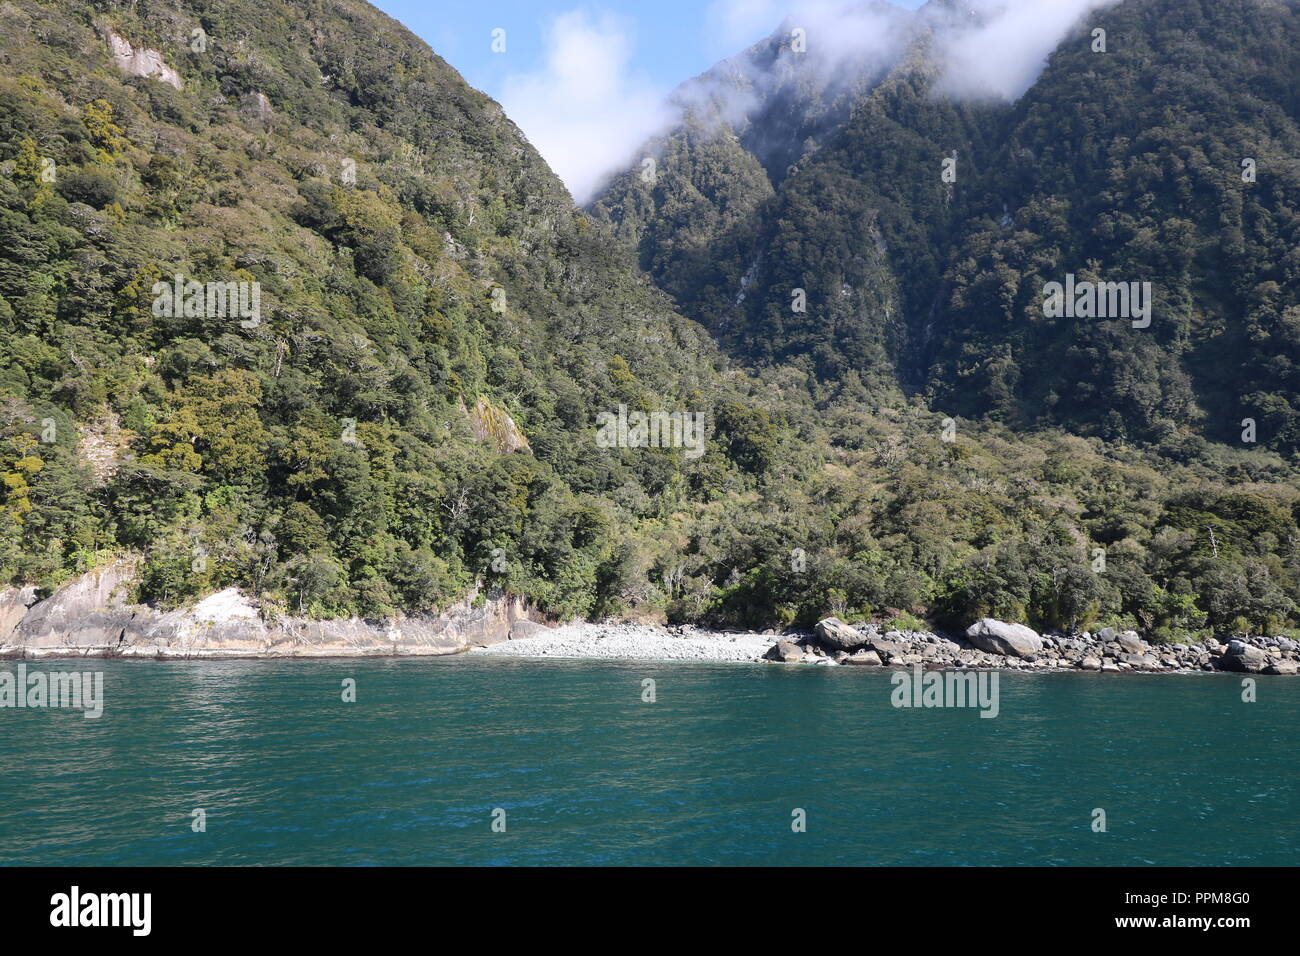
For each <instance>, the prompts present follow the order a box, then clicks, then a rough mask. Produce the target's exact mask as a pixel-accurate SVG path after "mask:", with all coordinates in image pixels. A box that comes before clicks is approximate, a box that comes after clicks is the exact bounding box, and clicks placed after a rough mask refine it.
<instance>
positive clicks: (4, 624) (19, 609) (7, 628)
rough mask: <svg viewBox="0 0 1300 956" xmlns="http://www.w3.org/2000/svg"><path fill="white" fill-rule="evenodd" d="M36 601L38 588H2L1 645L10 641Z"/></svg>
mask: <svg viewBox="0 0 1300 956" xmlns="http://www.w3.org/2000/svg"><path fill="white" fill-rule="evenodd" d="M35 603H36V588H34V587H27V588H0V646H3V645H4V644H5V643H7V642H8V640H9V636H10V635H11V634H13V632H14V629H15V628H17V627H18V625H19V623H20V622H21V621H22V619H23V618H24V617H26V616H27V609H28V608H30V607H31V606H32V605H33V604H35Z"/></svg>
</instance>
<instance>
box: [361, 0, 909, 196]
mask: <svg viewBox="0 0 1300 956" xmlns="http://www.w3.org/2000/svg"><path fill="white" fill-rule="evenodd" d="M372 2H374V3H375V4H376V6H378V7H379V9H381V10H383V11H384V12H385V13H387V14H388V15H389V16H391V17H394V18H395V19H397V20H399V21H400V22H401V23H402V24H404V25H405V26H406V27H407V28H408V29H409V30H411V31H412V32H413V33H415V34H416V35H417V36H419V37H421V38H422V39H423V40H424V41H425V42H427V43H428V44H429V46H431V47H432V48H433V50H434V52H435V53H437V54H438V55H439V56H441V57H442V58H443V59H445V60H446V61H447V62H448V63H450V64H451V65H452V66H454V67H455V68H456V69H457V70H459V71H460V73H461V74H462V75H463V76H464V77H465V79H466V80H467V81H468V82H469V83H470V84H471V85H472V86H474V87H476V88H478V89H480V90H483V91H484V92H485V93H487V94H488V95H489V96H491V97H492V98H493V99H495V100H497V101H498V102H500V103H501V104H502V106H503V107H504V108H505V110H506V113H507V115H509V116H510V118H511V119H513V120H514V121H515V122H516V123H518V124H519V126H520V128H521V129H523V131H524V133H525V134H526V135H527V136H528V138H529V140H530V141H531V142H532V143H533V145H534V146H536V147H537V149H538V150H539V151H540V152H541V153H542V155H543V156H544V157H545V158H546V160H547V161H548V162H549V163H550V164H551V166H552V168H553V169H555V171H556V172H557V173H558V174H559V175H560V177H561V178H562V179H563V180H564V181H565V182H566V183H567V184H568V186H569V188H570V190H571V191H572V192H573V193H574V196H575V198H576V199H578V201H580V202H581V201H583V200H584V199H585V198H586V197H587V194H588V193H589V192H590V190H591V189H592V188H593V187H594V186H595V184H596V183H597V182H599V180H600V179H601V177H602V176H603V175H604V174H605V173H606V172H608V171H609V170H610V169H612V168H614V167H615V166H616V165H619V164H621V163H622V162H623V161H625V160H626V159H627V157H629V156H631V155H632V154H633V153H634V151H635V150H636V149H637V147H639V146H640V145H641V144H642V143H643V142H644V141H645V140H646V138H647V137H648V136H649V135H651V134H653V133H655V132H657V131H658V130H659V129H661V128H662V127H663V126H664V125H665V123H666V120H665V116H664V114H663V113H662V109H661V107H662V103H663V101H664V98H665V97H666V96H667V94H668V93H669V92H671V91H672V89H673V88H674V87H676V86H677V85H678V84H679V83H681V82H682V81H684V80H687V79H689V78H690V77H693V76H696V75H697V74H699V73H702V72H704V71H705V70H707V69H708V68H709V67H711V66H712V65H713V64H714V63H716V62H717V61H718V60H720V59H724V58H725V57H728V56H731V55H734V54H736V53H738V52H740V51H741V50H743V49H744V48H745V47H747V46H749V45H750V44H752V43H754V42H756V41H757V40H759V39H761V38H762V37H764V36H767V35H768V34H770V33H771V32H772V31H773V30H775V29H776V28H777V26H779V25H780V23H781V21H782V20H783V19H784V17H785V16H786V14H787V13H789V12H791V11H792V10H793V9H795V8H796V7H798V6H800V5H801V4H807V3H832V2H836V3H838V2H841V0H587V2H583V0H435V2H429V0H372ZM843 2H848V0H843ZM893 2H894V3H895V4H896V5H897V6H900V7H907V8H915V7H918V6H920V5H921V3H922V2H923V0H893ZM497 29H501V30H504V31H505V37H504V39H505V50H504V52H495V51H494V50H493V31H494V30H497Z"/></svg>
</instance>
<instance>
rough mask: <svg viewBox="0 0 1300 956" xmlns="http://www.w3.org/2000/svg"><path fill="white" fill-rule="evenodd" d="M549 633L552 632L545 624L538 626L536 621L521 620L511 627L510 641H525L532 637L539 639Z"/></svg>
mask: <svg viewBox="0 0 1300 956" xmlns="http://www.w3.org/2000/svg"><path fill="white" fill-rule="evenodd" d="M548 631H550V628H549V627H547V626H546V625H545V624H538V623H537V622H536V621H530V620H528V619H527V618H520V619H519V620H517V621H515V622H514V623H513V624H511V625H510V640H512V641H523V640H527V639H528V638H530V637H539V636H541V635H542V634H545V633H547V632H548Z"/></svg>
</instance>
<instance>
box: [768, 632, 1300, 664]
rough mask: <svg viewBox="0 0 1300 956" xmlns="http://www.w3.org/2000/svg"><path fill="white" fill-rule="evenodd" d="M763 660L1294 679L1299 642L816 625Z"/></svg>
mask: <svg viewBox="0 0 1300 956" xmlns="http://www.w3.org/2000/svg"><path fill="white" fill-rule="evenodd" d="M766 659H767V660H772V661H779V662H782V663H814V664H836V665H858V666H866V667H884V666H911V665H913V664H920V665H922V666H924V667H933V668H997V669H1003V670H1047V671H1052V670H1057V671H1060V670H1081V671H1097V672H1105V673H1122V672H1125V671H1130V672H1143V673H1188V672H1192V671H1231V672H1234V673H1243V674H1270V675H1285V676H1291V675H1295V674H1296V673H1297V671H1298V670H1300V644H1298V643H1297V642H1295V641H1293V640H1291V639H1290V638H1286V637H1250V638H1234V639H1232V640H1230V641H1227V642H1226V643H1225V642H1221V641H1218V640H1216V639H1214V638H1210V639H1208V640H1206V641H1204V642H1203V643H1166V644H1153V643H1150V642H1148V641H1145V640H1143V639H1142V638H1141V637H1140V636H1139V635H1138V634H1137V633H1136V632H1135V631H1116V630H1115V629H1114V628H1102V629H1101V630H1099V631H1098V632H1097V633H1096V634H1092V633H1089V632H1087V631H1085V632H1083V633H1082V634H1078V635H1074V636H1069V635H1062V634H1038V633H1037V632H1036V631H1034V630H1032V629H1031V628H1028V627H1026V626H1024V625H1023V624H1008V623H1006V622H1003V621H995V620H993V619H991V618H985V619H984V620H981V621H977V622H975V623H974V624H972V625H971V626H970V627H969V628H967V629H966V631H965V633H964V634H962V635H961V637H960V638H957V639H953V638H950V637H947V636H944V635H941V634H934V633H931V632H928V631H885V632H884V633H882V632H881V631H880V629H879V628H878V627H876V626H875V625H871V624H866V625H849V624H845V623H844V622H843V621H840V620H839V619H837V618H827V619H825V620H823V621H820V622H819V623H818V624H817V627H816V628H815V629H814V631H813V633H811V634H804V635H799V636H797V637H795V636H790V637H786V638H783V639H781V640H779V641H777V642H776V643H775V644H774V645H773V647H772V649H771V650H770V651H769V652H768V654H767V655H766Z"/></svg>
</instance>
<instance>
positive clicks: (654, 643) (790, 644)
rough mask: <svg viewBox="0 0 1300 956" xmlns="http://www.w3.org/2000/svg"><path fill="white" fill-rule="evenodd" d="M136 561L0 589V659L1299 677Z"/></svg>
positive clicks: (966, 636)
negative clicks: (641, 618) (271, 592)
mask: <svg viewBox="0 0 1300 956" xmlns="http://www.w3.org/2000/svg"><path fill="white" fill-rule="evenodd" d="M135 572H136V563H135V561H133V560H132V559H124V560H121V561H118V562H115V563H113V564H110V565H107V566H105V567H103V568H100V569H97V570H95V571H92V572H89V573H87V574H84V575H81V576H80V577H78V578H74V579H73V580H72V581H70V582H68V583H67V584H65V585H64V586H63V587H61V588H60V589H59V590H58V591H56V592H55V593H54V594H53V595H51V596H49V597H47V598H45V599H43V600H38V599H37V594H36V591H35V589H34V588H21V589H19V588H7V589H0V658H26V659H32V658H58V657H123V658H154V659H181V660H184V659H193V658H254V659H278V658H293V657H309V658H316V657H377V656H385V657H391V656H420V657H429V656H441V655H448V654H459V653H465V652H470V653H473V654H475V655H480V656H486V657H515V658H551V659H569V660H638V661H712V662H736V663H760V662H776V663H782V664H806V665H819V666H859V667H910V666H913V665H917V664H919V665H921V666H923V667H926V668H933V669H958V668H963V669H964V668H972V669H1002V670H1020V671H1068V670H1079V671H1096V672H1099V673H1124V672H1139V673H1189V672H1195V671H1229V672H1234V673H1243V674H1267V675H1295V674H1296V673H1297V672H1298V671H1300V643H1297V642H1296V641H1293V640H1291V639H1289V638H1286V637H1249V638H1234V639H1232V640H1229V641H1226V642H1221V641H1218V640H1215V639H1209V640H1206V641H1204V642H1202V643H1168V644H1155V643H1149V642H1147V641H1145V640H1143V639H1142V638H1141V637H1140V636H1139V635H1138V634H1137V633H1135V632H1133V631H1122V632H1121V631H1116V630H1114V629H1112V628H1103V629H1102V630H1100V631H1098V632H1097V633H1096V634H1091V633H1087V632H1084V633H1083V634H1078V635H1063V634H1038V633H1037V632H1035V631H1033V630H1032V629H1030V628H1028V627H1026V626H1024V625H1022V624H1008V623H1005V622H1002V621H995V620H992V619H985V620H982V621H977V622H975V623H974V624H972V625H971V626H970V627H969V628H967V630H966V631H965V632H964V633H962V634H961V635H959V636H956V637H950V636H948V635H944V634H938V633H932V632H929V631H900V630H883V631H882V629H881V628H879V627H878V626H876V625H874V624H846V623H844V622H843V621H840V620H839V619H837V618H833V617H832V618H826V619H825V620H822V621H820V622H819V623H818V624H817V626H816V627H815V628H814V629H813V630H811V631H802V632H787V633H784V634H778V633H776V632H775V631H767V632H765V633H762V634H755V633H743V632H717V631H706V630H700V629H698V628H694V627H689V626H683V627H661V626H659V625H653V624H642V623H631V622H606V623H601V624H589V623H582V622H579V623H570V624H565V625H561V626H558V627H553V626H549V625H547V624H545V623H543V621H542V616H541V615H540V614H537V613H536V612H535V611H534V610H533V609H531V608H529V607H528V606H527V604H526V603H525V602H524V601H522V600H521V599H520V598H518V597H514V596H510V595H505V594H482V595H480V594H477V593H476V594H472V595H469V596H467V597H466V598H465V599H464V600H462V601H460V602H458V603H457V604H455V605H453V606H452V607H450V608H448V609H447V610H446V611H443V612H442V613H439V614H417V615H409V616H407V615H399V616H398V617H396V618H393V619H389V620H379V621H375V620H363V619H360V618H347V619H341V620H332V621H316V620H310V619H307V618H293V617H286V618H278V619H273V620H267V619H266V618H265V617H264V615H263V614H262V613H261V612H259V610H258V609H257V608H256V607H254V606H253V604H252V603H251V602H250V601H249V600H248V599H247V598H246V597H245V596H244V595H243V594H242V593H241V592H239V591H238V590H235V589H233V588H231V589H228V590H225V591H221V592H218V593H216V594H212V595H209V596H208V597H206V598H204V599H203V600H201V601H199V602H198V603H197V604H194V605H192V606H190V607H188V608H183V609H179V610H174V611H166V612H164V611H160V610H158V609H156V608H152V607H149V606H147V605H141V604H133V603H130V602H129V600H128V599H127V595H128V593H129V591H130V583H131V581H132V580H133V579H134V574H135Z"/></svg>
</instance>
